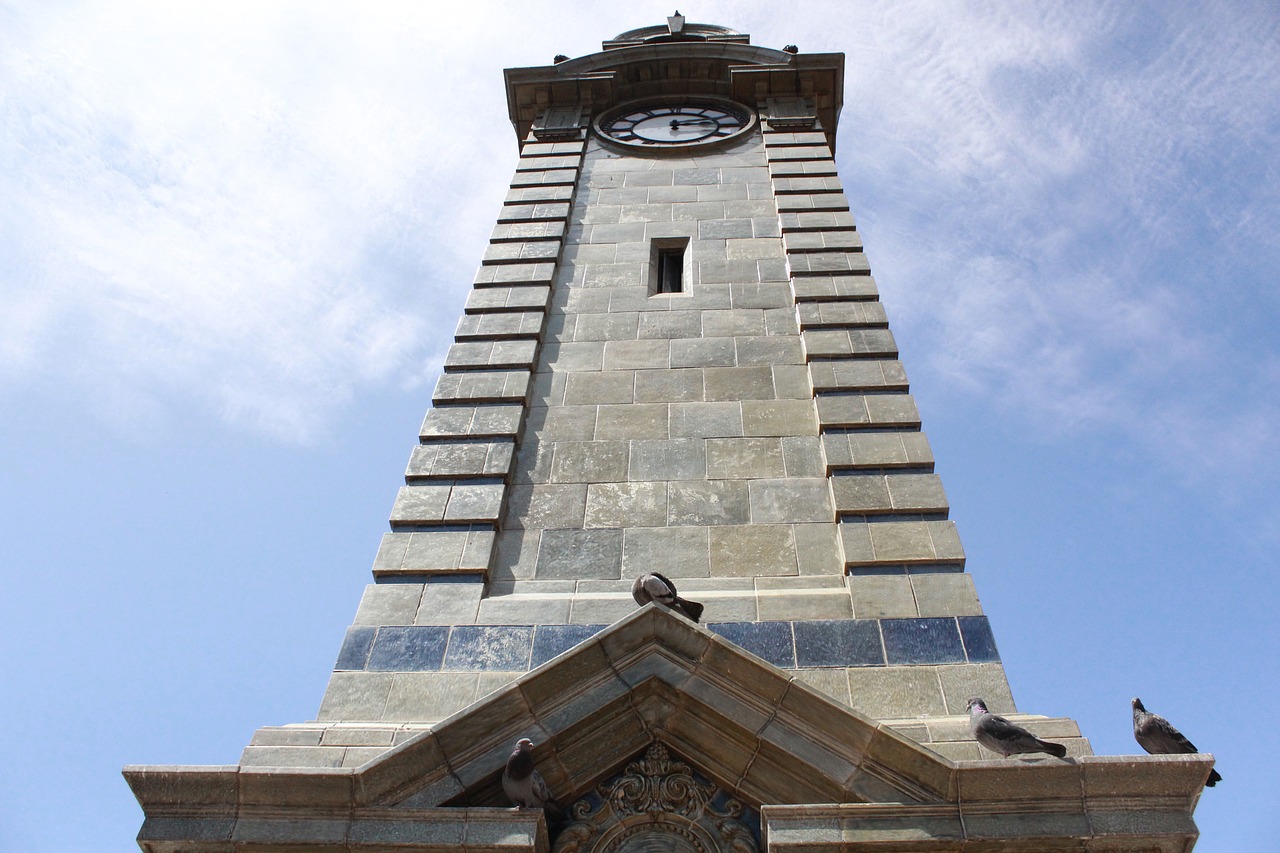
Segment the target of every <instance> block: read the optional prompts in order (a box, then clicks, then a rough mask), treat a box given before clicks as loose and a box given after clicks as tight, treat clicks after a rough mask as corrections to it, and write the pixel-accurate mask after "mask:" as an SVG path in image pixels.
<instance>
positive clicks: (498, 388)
mask: <svg viewBox="0 0 1280 853" xmlns="http://www.w3.org/2000/svg"><path fill="white" fill-rule="evenodd" d="M531 379H532V374H530V373H529V371H527V370H507V371H473V372H467V373H446V374H444V375H442V376H441V377H440V379H439V381H438V382H437V383H436V389H435V392H434V393H433V394H432V398H431V399H432V401H433V402H434V403H435V404H436V405H442V404H453V403H523V402H524V400H525V398H526V397H527V396H528V393H529V383H530V380H531Z"/></svg>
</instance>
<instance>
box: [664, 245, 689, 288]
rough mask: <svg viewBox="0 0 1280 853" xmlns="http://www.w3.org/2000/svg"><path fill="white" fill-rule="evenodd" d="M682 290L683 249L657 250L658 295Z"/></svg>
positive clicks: (681, 247)
mask: <svg viewBox="0 0 1280 853" xmlns="http://www.w3.org/2000/svg"><path fill="white" fill-rule="evenodd" d="M683 290H684V247H683V246H680V247H679V248H675V249H659V250H658V293H681V292H683Z"/></svg>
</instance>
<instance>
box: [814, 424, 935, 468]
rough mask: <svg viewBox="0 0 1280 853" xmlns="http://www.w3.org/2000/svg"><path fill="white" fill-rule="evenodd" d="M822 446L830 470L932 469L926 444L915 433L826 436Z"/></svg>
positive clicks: (858, 433)
mask: <svg viewBox="0 0 1280 853" xmlns="http://www.w3.org/2000/svg"><path fill="white" fill-rule="evenodd" d="M822 447H823V452H824V453H825V455H826V457H827V464H828V465H829V466H830V467H831V468H832V469H833V470H840V469H847V468H852V469H857V468H878V469H879V468H908V467H912V468H925V469H928V468H932V467H933V453H932V452H931V451H930V449H929V442H928V440H927V439H925V437H924V434H923V433H918V432H915V433H903V432H857V433H826V434H824V435H823V436H822Z"/></svg>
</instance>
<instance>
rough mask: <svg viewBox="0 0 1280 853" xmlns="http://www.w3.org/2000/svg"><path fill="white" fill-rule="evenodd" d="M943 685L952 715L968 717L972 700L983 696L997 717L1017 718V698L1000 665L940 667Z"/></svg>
mask: <svg viewBox="0 0 1280 853" xmlns="http://www.w3.org/2000/svg"><path fill="white" fill-rule="evenodd" d="M938 678H939V680H940V681H941V682H942V695H943V696H944V697H945V698H946V702H947V710H946V712H945V713H948V714H965V713H967V711H966V708H965V706H966V705H967V703H968V701H969V699H970V698H972V697H974V696H979V697H981V698H982V699H984V700H986V703H987V708H988V709H989V710H990V711H991V713H993V714H1015V713H1017V711H1018V709H1017V707H1015V706H1014V704H1013V694H1012V693H1011V692H1010V691H1009V681H1008V679H1007V678H1006V677H1005V674H1004V667H1003V666H1001V665H1000V664H998V663H981V664H974V663H970V664H958V665H954V666H940V667H938Z"/></svg>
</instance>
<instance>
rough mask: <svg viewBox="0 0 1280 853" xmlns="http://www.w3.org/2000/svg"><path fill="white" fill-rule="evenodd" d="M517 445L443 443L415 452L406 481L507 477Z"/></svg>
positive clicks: (430, 445)
mask: <svg viewBox="0 0 1280 853" xmlns="http://www.w3.org/2000/svg"><path fill="white" fill-rule="evenodd" d="M514 449H515V445H514V443H513V442H511V441H491V442H474V441H470V442H440V443H433V444H421V445H418V446H417V447H415V448H413V453H412V454H411V455H410V457H409V465H408V467H407V468H406V469H405V479H406V481H408V482H410V483H412V482H414V481H418V480H426V479H453V478H457V477H506V476H507V474H508V473H509V472H510V471H511V462H512V459H513V458H514Z"/></svg>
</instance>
